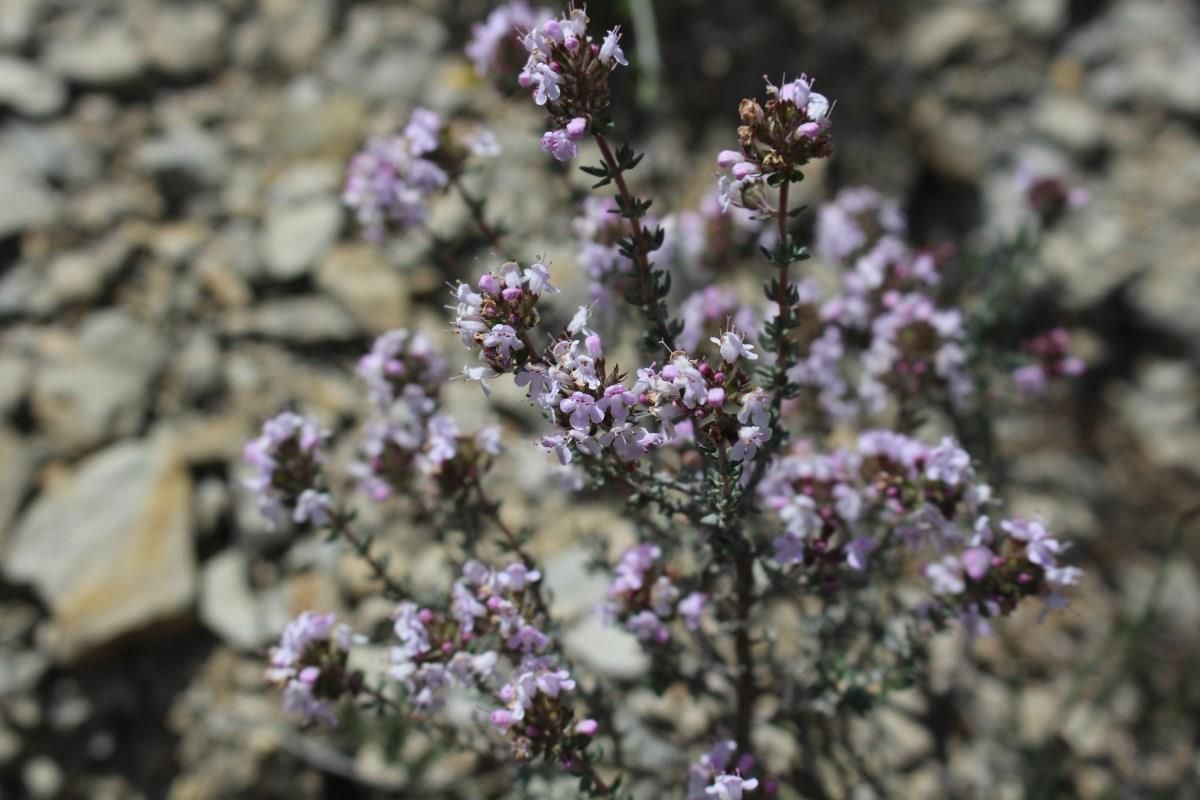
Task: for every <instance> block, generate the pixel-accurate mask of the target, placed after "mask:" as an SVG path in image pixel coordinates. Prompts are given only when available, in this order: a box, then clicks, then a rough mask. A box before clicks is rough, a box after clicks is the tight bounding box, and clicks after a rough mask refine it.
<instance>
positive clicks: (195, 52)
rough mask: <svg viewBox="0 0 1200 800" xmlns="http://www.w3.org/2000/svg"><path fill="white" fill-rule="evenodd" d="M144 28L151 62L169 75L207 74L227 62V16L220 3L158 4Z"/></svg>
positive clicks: (145, 41)
mask: <svg viewBox="0 0 1200 800" xmlns="http://www.w3.org/2000/svg"><path fill="white" fill-rule="evenodd" d="M142 27H143V28H144V30H143V31H142V36H141V40H142V41H143V42H144V43H145V47H146V58H147V60H148V61H149V62H150V64H151V65H152V66H153V67H154V68H155V69H158V70H161V71H162V72H165V73H167V74H168V75H193V74H196V73H200V72H207V71H209V70H212V69H215V68H216V67H219V66H220V65H221V63H222V61H223V60H224V56H225V42H224V34H225V17H224V15H223V14H222V13H221V7H220V5H219V4H215V3H190V4H187V5H174V4H167V3H160V4H156V5H155V6H154V10H153V13H151V14H150V15H149V16H148V18H146V20H145V24H144V25H143V26H142Z"/></svg>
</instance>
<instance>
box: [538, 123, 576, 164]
mask: <svg viewBox="0 0 1200 800" xmlns="http://www.w3.org/2000/svg"><path fill="white" fill-rule="evenodd" d="M539 144H540V145H541V147H542V150H544V151H546V152H547V153H550V154H551V155H553V156H554V158H555V159H557V160H559V161H570V160H571V159H572V158H575V157H576V156H577V155H579V146H578V145H576V144H575V142H574V141H572V139H571V136H570V134H569V133H568V131H567V130H566V129H562V130H556V131H546V132H545V133H544V134H542V138H541V141H540V142H539Z"/></svg>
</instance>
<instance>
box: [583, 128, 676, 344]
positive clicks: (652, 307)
mask: <svg viewBox="0 0 1200 800" xmlns="http://www.w3.org/2000/svg"><path fill="white" fill-rule="evenodd" d="M595 139H596V145H597V146H598V147H599V148H600V155H601V156H603V158H604V163H605V165H606V166H607V167H608V171H609V174H610V175H611V176H612V179H613V182H614V183H615V184H616V186H617V192H618V194H620V196H621V203H622V205H623V207H624V208H626V209H632V208H633V195H632V194H631V193H630V191H629V187H628V185H626V183H625V174H624V169H622V167H621V165H620V163H618V162H617V159H616V157H615V156H614V155H613V152H612V148H611V147H609V144H608V141H607V140H606V139H605V138H604V137H603V136H602V135H601V134H599V133H597V134H595ZM628 219H629V229H630V233H631V234H632V236H633V250H634V256H635V258H634V260H633V266H634V271H635V272H636V274H637V279H638V284H639V291H640V292H641V299H642V303H641V305H642V313H643V314H645V315H646V319H647V320H648V321H649V322H650V323H651V324H652V325H653V326H654V334H655V335H656V336H657V337H658V338H659V339H660V340H661V341H662V343H663V344H664V345H665V346H666V347H667V349H668V350H674V349H675V337H674V336H672V335H671V326H670V325H669V324H667V315H666V309H665V308H664V306H663V304H662V302H660V301H659V299H658V295H657V292H656V291H655V287H654V272H653V268H652V266H651V264H650V248H649V247H648V246H647V244H646V236H645V234H644V233H643V232H642V223H641V222H639V221H638V220H637V219H636V218H635V217H633V216H632V215H631V216H629V217H628Z"/></svg>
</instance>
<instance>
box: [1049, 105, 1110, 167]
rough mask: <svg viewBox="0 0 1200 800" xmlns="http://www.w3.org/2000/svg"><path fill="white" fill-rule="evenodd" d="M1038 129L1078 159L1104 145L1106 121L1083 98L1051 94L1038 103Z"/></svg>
mask: <svg viewBox="0 0 1200 800" xmlns="http://www.w3.org/2000/svg"><path fill="white" fill-rule="evenodd" d="M1033 119H1034V126H1035V127H1036V128H1037V129H1038V131H1040V132H1041V133H1043V134H1045V135H1046V136H1048V137H1049V138H1050V139H1052V140H1054V141H1055V142H1057V143H1058V144H1061V145H1062V146H1063V147H1065V148H1067V149H1068V150H1070V151H1071V152H1072V153H1074V154H1075V155H1078V156H1082V157H1086V156H1088V155H1089V154H1091V153H1093V152H1095V151H1096V150H1098V149H1099V148H1100V147H1101V145H1103V143H1104V118H1103V117H1102V116H1101V115H1100V112H1099V111H1097V110H1096V109H1095V108H1094V107H1093V106H1092V105H1091V104H1089V103H1088V102H1087V101H1086V100H1084V99H1083V98H1081V97H1075V96H1072V95H1063V94H1051V95H1047V96H1045V97H1043V98H1042V99H1041V100H1039V101H1038V104H1037V107H1036V109H1035V110H1034V117H1033Z"/></svg>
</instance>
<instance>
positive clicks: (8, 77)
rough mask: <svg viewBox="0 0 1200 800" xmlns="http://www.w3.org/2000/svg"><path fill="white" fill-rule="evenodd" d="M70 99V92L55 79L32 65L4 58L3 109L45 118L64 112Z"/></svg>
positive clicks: (0, 61) (0, 64)
mask: <svg viewBox="0 0 1200 800" xmlns="http://www.w3.org/2000/svg"><path fill="white" fill-rule="evenodd" d="M66 99H67V90H66V88H65V87H64V86H63V84H62V81H60V80H59V79H58V78H56V77H55V76H54V75H51V74H50V73H48V72H45V71H43V70H41V69H38V67H37V65H35V64H31V63H29V62H28V61H23V60H21V59H19V58H14V57H12V56H0V106H7V107H9V108H11V109H12V110H13V111H16V112H17V113H18V114H24V115H26V116H30V117H45V116H49V115H51V114H54V113H55V112H57V111H58V110H59V109H61V108H62V107H63V103H65V102H66Z"/></svg>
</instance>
